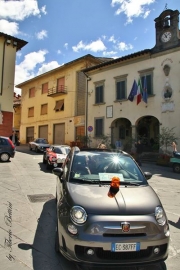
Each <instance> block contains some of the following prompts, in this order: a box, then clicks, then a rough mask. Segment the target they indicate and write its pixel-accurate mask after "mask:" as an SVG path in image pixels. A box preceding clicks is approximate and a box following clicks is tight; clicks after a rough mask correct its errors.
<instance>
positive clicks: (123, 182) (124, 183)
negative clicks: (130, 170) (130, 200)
mask: <svg viewBox="0 0 180 270" xmlns="http://www.w3.org/2000/svg"><path fill="white" fill-rule="evenodd" d="M121 185H125V186H140V184H138V183H135V182H130V181H121Z"/></svg>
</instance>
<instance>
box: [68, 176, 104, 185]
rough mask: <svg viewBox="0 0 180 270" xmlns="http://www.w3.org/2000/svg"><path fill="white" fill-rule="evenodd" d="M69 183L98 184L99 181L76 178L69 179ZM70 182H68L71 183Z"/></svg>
mask: <svg viewBox="0 0 180 270" xmlns="http://www.w3.org/2000/svg"><path fill="white" fill-rule="evenodd" d="M71 181H72V182H84V183H89V184H90V183H91V184H92V183H99V182H100V181H99V180H98V179H96V180H92V179H89V178H81V177H78V178H71ZM71 181H70V182H71Z"/></svg>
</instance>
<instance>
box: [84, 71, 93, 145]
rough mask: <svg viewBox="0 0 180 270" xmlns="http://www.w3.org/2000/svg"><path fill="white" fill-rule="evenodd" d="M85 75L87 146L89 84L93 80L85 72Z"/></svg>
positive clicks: (86, 133)
mask: <svg viewBox="0 0 180 270" xmlns="http://www.w3.org/2000/svg"><path fill="white" fill-rule="evenodd" d="M83 73H84V75H85V76H86V97H85V98H86V102H85V105H86V113H85V129H86V131H85V136H86V146H88V145H87V138H88V130H87V129H88V126H87V125H88V82H89V81H90V80H91V78H90V77H89V76H88V75H87V74H86V73H85V72H83Z"/></svg>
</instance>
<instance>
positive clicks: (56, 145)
mask: <svg viewBox="0 0 180 270" xmlns="http://www.w3.org/2000/svg"><path fill="white" fill-rule="evenodd" d="M51 147H59V148H60V147H69V148H70V146H69V145H64V144H62V145H61V144H60V145H58V144H51Z"/></svg>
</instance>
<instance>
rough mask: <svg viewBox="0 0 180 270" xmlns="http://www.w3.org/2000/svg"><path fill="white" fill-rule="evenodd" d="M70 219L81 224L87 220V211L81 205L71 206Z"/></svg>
mask: <svg viewBox="0 0 180 270" xmlns="http://www.w3.org/2000/svg"><path fill="white" fill-rule="evenodd" d="M70 216H71V219H72V221H74V222H75V223H77V224H83V223H84V222H86V220H87V213H86V211H85V210H84V208H82V207H81V206H73V207H72V208H71V211H70Z"/></svg>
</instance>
